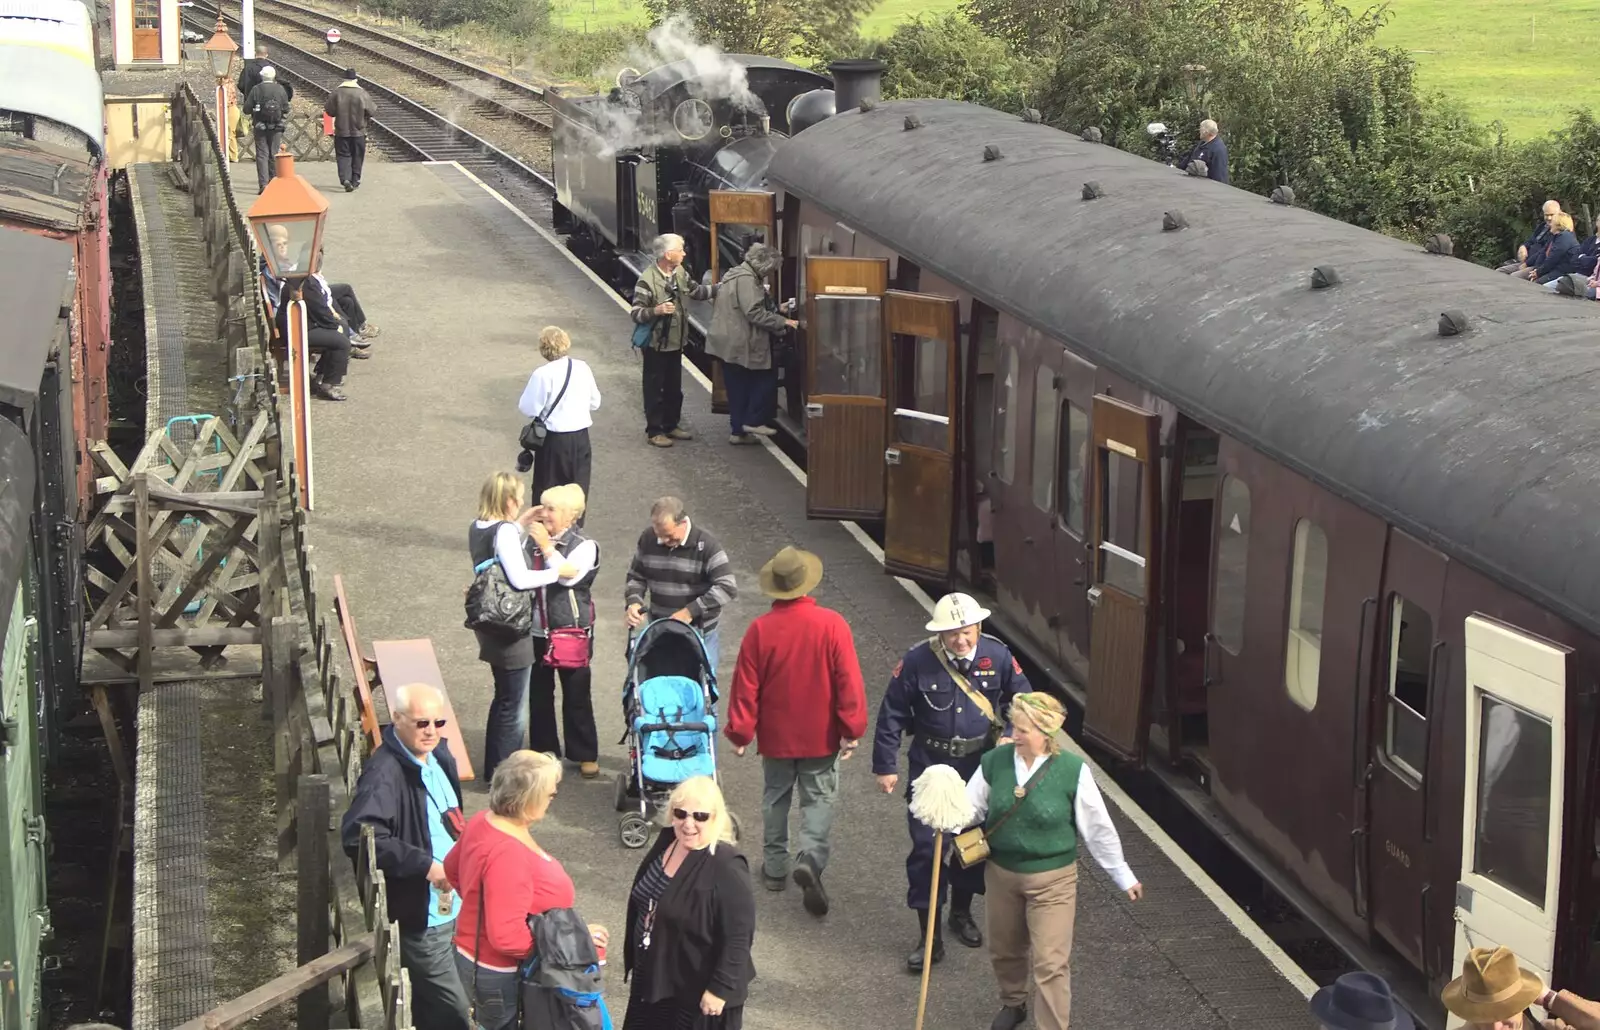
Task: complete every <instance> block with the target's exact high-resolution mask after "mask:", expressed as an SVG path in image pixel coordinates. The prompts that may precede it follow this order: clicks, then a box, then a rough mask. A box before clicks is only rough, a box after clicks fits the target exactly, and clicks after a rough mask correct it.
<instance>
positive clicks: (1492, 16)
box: [555, 0, 1600, 138]
mask: <svg viewBox="0 0 1600 1030" xmlns="http://www.w3.org/2000/svg"><path fill="white" fill-rule="evenodd" d="M960 2H961V0H883V2H882V3H881V4H880V5H879V6H878V7H877V9H876V10H874V11H873V12H872V14H871V15H869V16H868V17H867V19H866V22H865V24H864V26H863V27H864V30H865V31H866V33H867V34H868V35H870V36H883V35H887V34H888V33H889V32H891V31H893V29H894V27H895V26H896V25H898V24H900V23H901V22H902V21H905V20H906V19H908V18H911V17H914V16H916V15H918V14H939V13H942V12H944V11H947V10H951V9H954V8H956V7H958V6H959V5H960ZM1359 2H1360V0H1357V3H1352V4H1351V5H1350V6H1351V7H1352V8H1355V7H1357V5H1358V3H1359ZM555 7H556V20H557V21H558V22H559V23H560V24H561V25H563V26H565V27H567V28H571V29H583V28H585V27H587V28H590V29H594V28H600V27H603V26H606V25H613V24H617V23H619V22H627V21H635V22H639V21H643V20H644V18H645V13H644V5H643V4H642V3H641V2H640V0H555ZM1391 9H1392V11H1393V14H1392V17H1391V18H1390V21H1389V24H1388V26H1387V27H1386V28H1385V29H1384V33H1383V36H1382V38H1383V40H1384V41H1385V42H1387V43H1389V44H1390V45H1393V46H1398V47H1402V48H1404V49H1406V50H1408V51H1410V52H1411V54H1412V55H1413V56H1414V57H1415V58H1416V61H1417V65H1418V69H1419V72H1420V75H1421V80H1422V84H1423V87H1424V88H1425V89H1428V90H1434V91H1437V92H1440V93H1443V94H1444V95H1446V96H1448V97H1451V98H1452V99H1455V100H1459V101H1461V102H1462V103H1464V104H1466V105H1467V107H1468V108H1469V109H1470V110H1471V111H1472V113H1473V114H1474V115H1475V116H1476V117H1477V118H1479V119H1480V120H1482V121H1484V122H1488V121H1492V120H1493V119H1496V118H1498V119H1500V120H1502V121H1504V122H1505V123H1506V127H1507V128H1508V130H1509V131H1510V133H1511V134H1512V135H1513V136H1516V137H1520V138H1526V137H1530V136H1537V135H1540V134H1542V133H1544V132H1547V131H1549V130H1551V129H1554V128H1557V127H1559V126H1560V125H1562V124H1564V123H1565V122H1566V120H1567V117H1568V113H1569V112H1570V111H1571V110H1572V109H1573V108H1575V107H1586V106H1587V107H1600V76H1597V75H1596V74H1595V72H1594V71H1593V70H1591V69H1589V68H1588V67H1587V64H1586V61H1585V55H1586V54H1589V53H1591V52H1593V51H1594V49H1595V46H1596V44H1600V0H1393V2H1392V4H1391Z"/></svg>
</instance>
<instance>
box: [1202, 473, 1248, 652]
mask: <svg viewBox="0 0 1600 1030" xmlns="http://www.w3.org/2000/svg"><path fill="white" fill-rule="evenodd" d="M1217 527H1218V528H1217V570H1216V577H1217V589H1216V594H1215V596H1214V597H1213V598H1212V601H1211V635H1212V636H1214V637H1216V638H1217V643H1219V644H1221V645H1222V646H1223V647H1224V648H1225V649H1227V651H1228V653H1229V654H1238V653H1239V651H1240V649H1241V648H1243V647H1244V599H1245V571H1246V566H1247V565H1248V562H1249V558H1250V487H1249V486H1247V485H1246V484H1245V481H1244V480H1242V479H1240V478H1239V477H1238V476H1228V477H1226V478H1224V479H1223V481H1222V504H1221V505H1220V506H1219V507H1218V509H1217Z"/></svg>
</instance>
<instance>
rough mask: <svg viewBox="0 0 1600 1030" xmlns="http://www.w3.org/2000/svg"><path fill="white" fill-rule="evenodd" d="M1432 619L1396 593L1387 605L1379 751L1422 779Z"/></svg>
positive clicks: (1426, 753)
mask: <svg viewBox="0 0 1600 1030" xmlns="http://www.w3.org/2000/svg"><path fill="white" fill-rule="evenodd" d="M1432 655H1433V619H1431V618H1429V616H1428V613H1427V612H1425V611H1423V610H1422V609H1421V608H1419V607H1417V606H1416V605H1415V604H1413V603H1412V602H1410V601H1407V600H1406V599H1405V598H1403V597H1401V596H1400V595H1399V594H1395V595H1394V597H1393V599H1392V600H1391V601H1390V603H1389V698H1388V701H1387V702H1386V704H1387V707H1388V714H1387V715H1386V717H1385V722H1386V726H1385V728H1384V753H1385V754H1386V755H1388V757H1389V758H1390V759H1391V760H1392V761H1394V763H1395V764H1397V765H1399V766H1400V768H1402V769H1404V770H1405V771H1406V772H1408V773H1410V774H1411V775H1412V776H1415V777H1416V778H1417V779H1419V780H1420V779H1422V777H1423V775H1424V773H1425V772H1426V771H1427V756H1428V674H1429V672H1430V671H1431V670H1430V665H1431V661H1430V659H1431V657H1432Z"/></svg>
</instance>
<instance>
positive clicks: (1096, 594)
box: [1089, 586, 1100, 608]
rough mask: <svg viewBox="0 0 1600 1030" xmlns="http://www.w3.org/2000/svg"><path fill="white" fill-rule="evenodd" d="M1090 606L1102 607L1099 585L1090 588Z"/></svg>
mask: <svg viewBox="0 0 1600 1030" xmlns="http://www.w3.org/2000/svg"><path fill="white" fill-rule="evenodd" d="M1089 607H1090V608H1098V607H1100V588H1099V587H1097V586H1093V587H1090V588H1089Z"/></svg>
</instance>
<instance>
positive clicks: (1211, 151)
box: [1178, 136, 1228, 182]
mask: <svg viewBox="0 0 1600 1030" xmlns="http://www.w3.org/2000/svg"><path fill="white" fill-rule="evenodd" d="M1194 160H1200V161H1204V162H1205V163H1206V175H1207V176H1208V177H1210V178H1212V179H1215V180H1217V181H1218V182H1227V181H1228V145H1227V144H1226V143H1224V142H1222V137H1221V136H1213V137H1211V138H1210V139H1208V140H1204V141H1202V142H1200V143H1196V144H1195V145H1194V149H1193V150H1191V151H1189V153H1188V155H1187V156H1186V157H1180V158H1178V167H1179V168H1188V167H1189V162H1190V161H1194Z"/></svg>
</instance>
